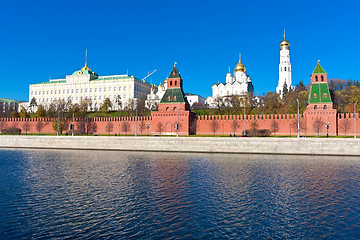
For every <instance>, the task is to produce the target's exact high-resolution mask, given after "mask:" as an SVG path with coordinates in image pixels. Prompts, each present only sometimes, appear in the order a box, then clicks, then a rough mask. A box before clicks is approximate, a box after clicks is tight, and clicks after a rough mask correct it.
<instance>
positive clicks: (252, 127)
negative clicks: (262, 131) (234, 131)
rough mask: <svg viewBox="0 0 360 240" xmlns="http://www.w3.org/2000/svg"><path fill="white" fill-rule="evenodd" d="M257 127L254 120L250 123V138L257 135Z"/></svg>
mask: <svg viewBox="0 0 360 240" xmlns="http://www.w3.org/2000/svg"><path fill="white" fill-rule="evenodd" d="M258 127H259V124H258V122H257V121H256V120H254V121H252V122H251V133H252V136H256V135H257V129H258Z"/></svg>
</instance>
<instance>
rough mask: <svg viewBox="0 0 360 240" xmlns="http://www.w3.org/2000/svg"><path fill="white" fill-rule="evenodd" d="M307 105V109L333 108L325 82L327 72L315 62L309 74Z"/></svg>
mask: <svg viewBox="0 0 360 240" xmlns="http://www.w3.org/2000/svg"><path fill="white" fill-rule="evenodd" d="M310 82H311V85H310V93H309V105H308V106H307V109H315V110H316V109H319V110H320V109H324V110H326V109H333V102H332V101H331V96H330V92H329V87H328V83H327V73H326V72H325V70H324V69H323V68H322V67H321V65H320V60H319V61H318V63H317V64H316V67H315V69H314V71H313V73H312V74H311V75H310Z"/></svg>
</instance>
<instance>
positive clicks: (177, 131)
mask: <svg viewBox="0 0 360 240" xmlns="http://www.w3.org/2000/svg"><path fill="white" fill-rule="evenodd" d="M179 107H180V103H178V109H177V110H178V112H177V121H176V137H179Z"/></svg>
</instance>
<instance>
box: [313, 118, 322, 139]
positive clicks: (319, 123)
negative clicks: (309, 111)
mask: <svg viewBox="0 0 360 240" xmlns="http://www.w3.org/2000/svg"><path fill="white" fill-rule="evenodd" d="M323 126H324V122H323V121H322V120H321V118H317V119H316V120H315V121H314V123H313V128H314V131H315V132H316V133H317V135H318V137H319V134H320V132H321V130H322V128H323Z"/></svg>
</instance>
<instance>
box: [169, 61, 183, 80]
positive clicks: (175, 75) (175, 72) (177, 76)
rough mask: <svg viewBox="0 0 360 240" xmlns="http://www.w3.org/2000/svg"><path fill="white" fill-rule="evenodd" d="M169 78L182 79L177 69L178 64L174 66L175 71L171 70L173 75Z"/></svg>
mask: <svg viewBox="0 0 360 240" xmlns="http://www.w3.org/2000/svg"><path fill="white" fill-rule="evenodd" d="M168 78H181V77H180V73H179V71H178V70H177V68H176V63H175V64H174V67H173V69H172V70H171V73H170V75H169V77H168Z"/></svg>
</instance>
